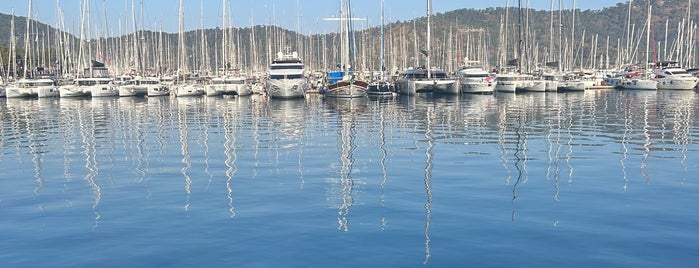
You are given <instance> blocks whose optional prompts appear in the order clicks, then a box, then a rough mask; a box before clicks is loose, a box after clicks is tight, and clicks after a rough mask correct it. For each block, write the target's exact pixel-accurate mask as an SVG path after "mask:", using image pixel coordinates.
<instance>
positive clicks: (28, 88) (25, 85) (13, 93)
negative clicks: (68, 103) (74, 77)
mask: <svg viewBox="0 0 699 268" xmlns="http://www.w3.org/2000/svg"><path fill="white" fill-rule="evenodd" d="M58 96H59V93H58V86H57V85H56V81H55V80H53V79H48V78H39V79H33V78H27V79H20V80H18V81H16V82H15V83H13V84H10V85H8V86H7V87H5V97H7V98H33V97H41V98H47V97H58Z"/></svg>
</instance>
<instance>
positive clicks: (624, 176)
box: [0, 91, 699, 264]
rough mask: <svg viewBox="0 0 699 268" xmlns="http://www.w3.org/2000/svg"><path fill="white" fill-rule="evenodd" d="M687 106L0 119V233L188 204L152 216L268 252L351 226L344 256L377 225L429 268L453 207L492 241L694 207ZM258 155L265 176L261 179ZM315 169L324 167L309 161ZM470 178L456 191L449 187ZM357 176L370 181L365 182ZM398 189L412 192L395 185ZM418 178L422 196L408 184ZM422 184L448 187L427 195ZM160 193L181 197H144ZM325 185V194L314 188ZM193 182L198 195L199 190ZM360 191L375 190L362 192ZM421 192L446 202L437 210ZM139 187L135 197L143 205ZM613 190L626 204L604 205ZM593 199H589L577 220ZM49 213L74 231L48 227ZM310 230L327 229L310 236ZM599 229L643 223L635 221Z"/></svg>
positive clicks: (109, 106) (282, 105) (217, 105)
mask: <svg viewBox="0 0 699 268" xmlns="http://www.w3.org/2000/svg"><path fill="white" fill-rule="evenodd" d="M369 103H370V104H369ZM696 103H697V94H696V92H692V91H689V92H676V91H657V92H630V91H591V92H584V93H580V94H577V93H568V94H549V93H545V94H507V95H502V94H496V95H468V96H461V97H458V98H456V97H434V96H426V97H396V98H381V99H374V100H370V99H351V100H343V99H322V98H307V99H302V100H279V101H278V100H272V101H270V100H268V99H266V98H263V97H259V96H250V97H236V98H177V99H175V98H173V99H170V98H143V99H132V98H120V99H117V98H114V99H53V100H18V101H13V102H0V119H1V120H2V121H1V123H2V126H1V128H0V160H1V161H2V163H3V165H2V166H0V174H2V176H4V177H3V179H4V180H0V184H1V185H0V186H1V187H0V194H1V195H0V204H1V205H2V206H0V210H1V211H2V213H3V215H4V216H5V215H6V216H5V217H3V218H4V219H7V218H10V219H15V218H37V215H34V214H32V213H42V214H43V215H46V217H44V218H42V219H49V220H47V222H48V223H49V224H52V223H53V222H51V221H53V220H55V219H56V218H59V219H66V218H68V219H69V220H74V218H73V217H75V215H78V216H87V217H85V218H83V219H82V221H83V222H85V223H88V224H89V225H90V226H91V227H92V231H95V229H97V227H99V228H100V229H105V227H109V228H114V226H117V225H119V224H120V223H119V222H115V220H114V218H112V217H111V216H112V215H113V214H115V217H123V218H128V217H127V216H130V215H129V214H132V213H133V214H135V215H136V216H134V217H137V218H134V219H133V222H140V220H142V218H147V217H148V216H149V215H148V213H152V211H150V210H146V209H144V208H149V206H155V207H157V208H160V207H164V208H167V207H175V208H176V209H177V208H180V205H182V203H183V202H184V205H183V207H184V211H185V213H181V211H179V213H175V214H177V215H174V216H172V215H171V216H169V218H168V215H167V211H168V210H167V209H162V210H158V211H157V213H158V214H159V215H158V216H163V215H164V216H166V217H165V218H164V219H162V221H168V220H175V221H176V220H178V219H179V218H178V217H191V218H192V220H201V219H198V217H202V218H204V217H207V218H206V221H201V222H203V223H204V224H205V227H207V228H208V227H211V228H218V227H217V226H213V224H211V225H206V224H207V223H210V222H217V223H220V221H217V220H220V219H217V218H216V217H221V215H223V216H222V217H221V218H224V219H228V218H235V219H236V220H235V221H230V222H229V224H230V226H233V227H235V228H243V229H244V231H245V232H248V231H249V232H252V233H253V234H251V235H250V236H263V235H269V230H270V229H269V228H265V227H258V226H262V225H264V224H269V219H270V217H268V215H279V214H283V215H284V216H289V217H291V218H290V222H292V223H293V224H289V225H286V226H285V227H288V228H289V229H288V230H287V231H288V233H284V232H285V230H275V232H278V233H275V234H278V235H279V237H291V238H294V239H297V238H298V237H297V235H298V233H303V235H306V236H308V237H312V238H314V239H317V240H321V239H322V238H318V237H317V236H319V235H318V234H323V235H327V234H328V232H327V231H328V230H332V231H334V232H331V234H330V235H338V234H339V233H342V234H341V235H343V236H347V235H348V234H345V232H347V233H349V230H350V220H352V222H353V224H352V226H351V227H352V229H353V230H355V232H353V233H350V234H349V235H350V236H352V238H351V239H355V238H356V236H355V235H357V234H365V233H366V232H365V231H366V229H362V228H366V227H365V226H370V228H373V229H376V231H379V230H378V229H379V228H377V227H378V226H377V224H376V223H377V220H378V219H380V230H381V231H386V230H388V231H386V232H382V233H381V236H376V237H380V238H377V239H381V238H383V237H385V236H386V235H394V234H398V235H400V236H403V237H411V239H413V240H412V241H409V243H404V244H405V247H406V248H401V249H400V250H401V251H402V252H412V254H413V255H415V256H413V257H416V260H413V261H415V262H420V261H423V263H424V264H428V263H431V264H434V263H440V264H441V263H442V262H439V258H442V256H443V255H442V252H438V251H441V250H443V248H444V247H449V246H451V245H448V244H445V245H444V246H443V245H442V244H441V241H443V240H438V239H437V238H441V237H446V236H449V235H452V234H453V233H457V234H462V230H457V231H453V233H444V232H445V228H446V227H444V226H448V225H444V226H439V227H440V228H436V227H438V224H433V222H432V221H431V219H432V218H434V219H435V220H439V223H443V222H457V221H459V220H464V218H459V217H461V216H463V215H464V214H458V213H457V212H454V211H458V210H459V209H462V208H460V207H457V206H458V205H457V204H464V203H468V204H479V203H477V202H468V201H473V200H470V199H468V200H467V199H466V198H473V199H479V200H484V201H488V202H490V201H493V200H495V202H493V203H495V204H496V205H492V206H491V205H490V204H488V205H482V206H480V205H475V207H474V208H473V210H474V213H475V212H478V213H481V212H482V213H491V214H494V215H497V216H501V217H499V218H498V217H493V218H488V220H489V222H488V224H491V223H492V224H494V226H495V227H493V228H503V226H505V227H504V228H503V229H506V228H508V226H513V225H512V223H511V221H514V220H518V221H517V222H518V223H517V224H515V225H517V226H523V225H525V224H531V223H532V221H529V219H531V218H533V219H534V220H535V221H536V220H538V219H540V218H544V219H548V218H550V217H553V218H555V219H554V226H558V224H559V223H558V219H559V216H560V218H561V221H562V220H563V219H565V220H566V221H567V222H573V220H571V219H573V217H577V216H578V215H574V214H576V213H577V212H578V211H576V210H575V209H576V208H577V209H579V208H580V207H579V206H584V205H589V206H591V204H594V205H595V206H596V205H599V204H603V205H619V204H625V203H624V202H626V201H627V200H630V199H625V198H626V197H629V196H632V195H633V199H631V200H641V199H643V198H644V197H646V196H645V195H644V194H647V193H648V192H659V191H666V192H665V194H668V193H667V192H671V193H669V194H668V195H671V194H673V192H672V191H674V190H675V189H678V188H676V187H682V188H681V190H678V191H677V192H676V194H677V195H685V196H686V195H691V194H692V193H693V192H694V189H695V188H692V187H693V185H692V184H691V180H690V181H689V182H688V180H689V179H691V176H689V175H688V174H694V173H696V171H697V166H696V165H695V164H693V163H695V162H696V158H697V156H698V155H697V151H699V149H698V148H697V144H696V143H695V142H694V141H695V140H697V139H699V134H698V133H697V131H696V130H697V123H696V122H697V121H696V120H694V118H696V110H697V105H696ZM364 138H367V139H364ZM173 141H174V143H173ZM178 142H179V143H178ZM442 145H446V146H442ZM333 146H335V148H336V150H331V151H332V152H328V148H332V147H333ZM443 148H444V150H443ZM265 153H269V155H268V156H269V163H265V162H262V161H265V160H266V159H265V157H267V156H266V155H265ZM423 153H424V155H423ZM327 156H330V161H332V162H333V163H334V164H331V165H327V164H326V162H323V161H317V160H318V159H323V158H327ZM436 156H439V159H438V160H436V159H435V157H436ZM423 157H424V158H423ZM310 159H312V160H310ZM423 161H424V162H423ZM435 161H437V162H435ZM260 162H262V163H260ZM606 162H608V163H606ZM360 168H361V170H360ZM365 168H366V171H365ZM372 168H373V169H372ZM285 171H290V172H287V173H289V174H294V173H298V176H299V182H298V183H299V184H300V186H301V187H291V188H301V189H289V187H287V188H284V189H280V190H277V189H278V188H275V189H271V190H272V191H269V190H270V189H269V188H265V187H270V185H278V184H279V185H281V184H284V182H285V180H288V176H280V174H287V173H285ZM465 171H467V172H469V176H468V177H469V179H468V180H466V179H453V178H454V177H457V178H458V177H459V176H462V174H464V173H463V172H465ZM364 173H366V174H371V175H368V176H373V177H371V178H372V179H370V180H367V181H366V182H365V181H362V177H360V175H362V174H364ZM328 174H332V175H328ZM398 174H401V175H406V176H413V177H412V178H408V179H403V178H398V177H396V178H394V176H401V175H398ZM415 174H423V178H418V180H414V175H415ZM433 175H434V177H437V176H439V177H440V178H445V179H444V180H439V181H433ZM610 175H611V176H613V177H610ZM161 176H162V177H164V176H169V177H175V178H177V181H175V183H173V182H172V181H168V180H165V179H163V180H157V179H154V178H156V177H158V178H161ZM15 177H18V178H17V179H14V178H15ZM250 177H252V178H254V179H248V178H250ZM326 177H332V181H331V182H332V183H331V184H326V183H322V181H321V182H319V181H318V179H319V178H326ZM418 177H419V176H418ZM688 177H689V178H688ZM76 178H77V179H78V180H76ZM81 179H82V180H81ZM396 179H400V183H395V182H396ZM411 179H412V180H411ZM420 179H422V180H420ZM204 180H207V181H208V183H197V182H203V181H204ZM566 180H567V182H568V184H567V185H566V183H565V182H566ZM437 182H438V183H439V184H436V183H437ZM634 182H636V184H634ZM639 182H640V183H639ZM649 182H653V183H649ZM294 183H296V181H294ZM370 183H373V184H371V185H369V187H373V188H370V190H369V191H362V189H363V188H362V187H363V185H368V184H370ZM433 183H435V184H433ZM561 184H562V185H561ZM622 184H623V186H622ZM200 185H202V186H200ZM203 185H206V187H203ZM319 185H320V186H319ZM327 185H330V187H331V190H326V188H325V187H327ZM433 186H434V187H435V189H438V190H439V196H440V197H443V196H446V197H449V198H450V199H448V200H449V202H444V203H439V206H438V204H437V203H434V205H433V201H434V200H433V194H434V192H433V191H434V189H433ZM525 186H526V187H525ZM144 187H145V188H146V191H147V192H148V193H147V194H146V196H143V194H140V191H144V189H143V188H144ZM369 187H366V188H369ZM55 188H58V189H55ZM210 188H211V189H210ZM280 188H281V187H280ZM260 189H264V190H260ZM371 189H373V190H371ZM183 190H184V197H183V196H182V195H183ZM377 190H378V191H377ZM622 190H623V191H624V193H623V197H619V196H616V195H615V194H620V193H619V192H622ZM200 191H204V193H201V192H200ZM330 191H331V192H332V193H331V194H332V197H331V199H332V198H335V199H332V200H331V201H330V202H332V204H331V206H330V208H327V207H325V208H318V207H321V206H322V203H323V202H324V201H325V200H327V199H323V197H325V196H322V195H324V194H328V193H327V192H330ZM614 191H616V192H614ZM134 192H136V193H137V194H134ZM598 193H602V194H598ZM319 196H321V197H319ZM464 196H466V197H464ZM600 196H601V197H602V198H599V197H600ZM590 197H595V198H598V199H595V201H594V202H593V201H590V202H591V203H586V204H582V205H580V204H572V203H578V202H577V200H579V199H578V198H581V199H586V198H587V199H586V200H590V199H593V198H590ZM18 199H19V200H20V201H21V202H24V203H27V204H29V205H28V206H22V204H21V202H16V200H18ZM54 199H58V201H59V202H56V200H54ZM182 199H184V201H183V200H182ZM445 200H447V199H446V198H445ZM525 200H526V201H527V202H524V201H525ZM599 200H602V201H599ZM377 201H379V202H380V203H379V204H377ZM451 201H454V202H451ZM530 201H531V202H530ZM325 202H328V201H325ZM498 202H499V203H498ZM615 202H618V203H615ZM56 203H58V204H60V205H61V206H62V205H63V204H66V206H65V207H60V208H57V206H55V204H56ZM170 203H175V205H174V206H172V205H171V204H170ZM8 204H11V206H8ZM318 204H321V206H317V205H318ZM195 205H196V206H195ZM314 205H316V206H314ZM632 205H635V204H632ZM37 206H38V207H39V210H37V209H36V208H37ZM547 206H552V207H554V208H560V209H558V210H553V211H552V210H549V209H547V208H548V207H547ZM195 207H196V208H197V210H196V212H197V213H193V212H195V211H194V209H193V208H195ZM124 208H128V209H124ZM80 209H82V210H80ZM240 209H244V210H240ZM632 209H636V208H633V207H631V210H632ZM314 210H315V211H314ZM328 210H329V211H332V213H327V212H328ZM493 210H495V211H493ZM239 211H246V212H247V211H251V212H252V213H250V214H247V213H246V215H243V214H242V213H238V212H239ZM51 212H53V213H51ZM217 212H218V213H217ZM335 212H337V216H335ZM404 212H407V213H404ZM493 212H495V213H493ZM510 212H511V215H510ZM595 212H603V213H604V212H608V211H599V210H597V211H595ZM626 212H629V210H625V213H626ZM61 213H65V214H70V215H68V216H65V215H59V216H56V215H58V214H61ZM423 213H424V214H423ZM452 213H453V214H452ZM525 213H526V215H525ZM183 214H184V215H183ZM237 214H238V215H239V216H236V215H237ZM107 215H109V216H110V217H107ZM318 215H326V216H328V217H326V219H325V221H324V222H320V223H318V222H314V221H312V219H311V220H309V218H314V217H317V216H318ZM454 215H457V216H454ZM243 216H244V217H243ZM416 216H417V217H416ZM525 216H526V217H525ZM530 216H531V218H530ZM602 216H604V217H611V218H614V217H619V218H618V219H615V220H633V221H634V222H636V221H647V220H648V219H647V218H644V217H641V216H636V215H633V214H632V213H628V214H623V215H611V214H605V215H601V216H600V217H602ZM50 217H55V218H50ZM236 217H237V218H236ZM423 217H424V218H423ZM442 217H444V218H442ZM501 218H502V219H501ZM367 219H368V220H367ZM596 219H597V218H593V220H596ZM130 220H131V219H130ZM389 220H390V224H388V223H387V222H388V221H389ZM583 220H587V219H583ZM56 221H59V220H56ZM499 221H502V222H505V223H501V222H499ZM366 222H368V223H366ZM473 222H477V221H473ZM473 222H471V223H473ZM581 222H582V221H581ZM115 223H118V224H115ZM434 223H437V221H435V222H434ZM498 224H500V225H498ZM47 225H48V224H47ZM251 226H252V227H251ZM572 226H574V224H571V225H566V226H563V227H565V228H571V227H572ZM171 228H175V229H174V230H173V232H180V231H182V230H183V229H181V228H180V229H178V227H171ZM245 228H247V229H245ZM295 228H296V229H295ZM475 228H480V226H476V227H475ZM565 228H561V229H559V230H563V229H565ZM309 229H310V230H309ZM530 229H531V228H530ZM299 230H305V231H302V232H299ZM337 230H341V231H342V232H337ZM491 230H492V229H491ZM568 230H569V229H568ZM110 231H111V230H110ZM370 231H371V229H370ZM370 231H369V232H370ZM381 231H379V232H381ZM293 232H296V233H293ZM246 235H247V234H246ZM370 235H371V234H370ZM183 237H184V236H183ZM273 238H278V237H273ZM433 238H434V240H433ZM437 241H439V243H437ZM110 242H111V241H110ZM400 242H403V241H400ZM438 244H439V245H438ZM437 245H438V246H437ZM457 246H458V245H457ZM408 247H410V248H408ZM423 250H424V251H423ZM423 253H424V256H423ZM433 253H434V254H433ZM423 257H424V260H423Z"/></svg>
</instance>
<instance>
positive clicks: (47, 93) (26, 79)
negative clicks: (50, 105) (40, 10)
mask: <svg viewBox="0 0 699 268" xmlns="http://www.w3.org/2000/svg"><path fill="white" fill-rule="evenodd" d="M31 17H32V1H31V0H29V11H28V15H27V18H26V21H27V25H26V30H27V31H26V33H25V36H24V68H23V69H22V73H23V76H22V77H23V78H22V79H20V80H18V81H16V82H15V83H13V84H10V85H8V86H7V87H6V88H5V97H7V98H31V97H41V98H44V97H58V86H57V85H56V81H55V80H54V79H51V78H47V77H38V76H39V75H40V74H39V73H41V72H39V71H40V70H43V68H40V67H37V68H35V70H36V71H37V72H32V73H31V74H30V73H29V68H32V66H30V64H29V63H30V60H31V59H30V58H29V53H30V52H29V51H32V50H31V49H30V42H29V39H30V34H29V29H30V21H31ZM13 25H14V24H13ZM12 38H14V36H13V37H12Z"/></svg>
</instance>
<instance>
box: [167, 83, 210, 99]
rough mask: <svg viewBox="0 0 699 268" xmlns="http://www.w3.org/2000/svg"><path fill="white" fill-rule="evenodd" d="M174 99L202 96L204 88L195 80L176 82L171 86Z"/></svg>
mask: <svg viewBox="0 0 699 268" xmlns="http://www.w3.org/2000/svg"><path fill="white" fill-rule="evenodd" d="M172 88H173V90H172V93H173V95H175V97H197V96H202V95H204V91H205V89H204V86H203V85H202V84H201V83H200V82H199V81H198V80H196V79H185V80H181V81H178V82H177V83H175V84H174V85H173V86H172Z"/></svg>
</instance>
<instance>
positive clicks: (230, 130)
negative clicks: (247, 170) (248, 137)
mask: <svg viewBox="0 0 699 268" xmlns="http://www.w3.org/2000/svg"><path fill="white" fill-rule="evenodd" d="M236 118H237V113H235V112H233V111H230V110H226V113H225V114H224V115H223V130H224V132H223V133H224V134H223V136H224V139H225V141H224V143H223V148H224V153H225V155H226V160H225V161H224V164H225V165H226V198H228V213H229V214H230V215H229V217H230V218H233V217H235V206H234V205H233V186H232V184H231V183H232V181H233V177H234V176H235V173H236V172H237V171H238V167H237V166H236V164H235V163H236V160H237V159H238V155H237V153H236V146H235V144H236V137H237V135H236V134H237V129H236V126H237V124H236V121H237V120H236ZM256 148H257V146H256Z"/></svg>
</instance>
